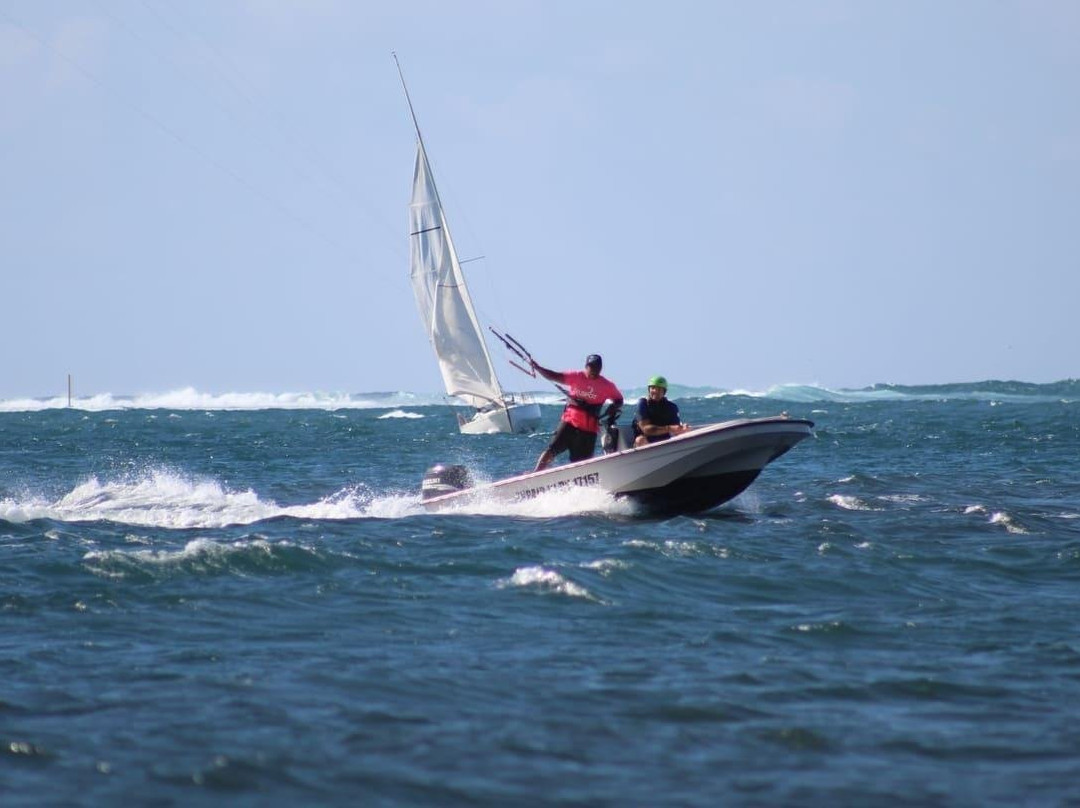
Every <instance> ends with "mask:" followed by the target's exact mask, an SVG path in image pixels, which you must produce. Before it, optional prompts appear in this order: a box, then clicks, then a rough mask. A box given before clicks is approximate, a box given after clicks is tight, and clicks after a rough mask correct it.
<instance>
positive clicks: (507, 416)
mask: <svg viewBox="0 0 1080 808" xmlns="http://www.w3.org/2000/svg"><path fill="white" fill-rule="evenodd" d="M540 420H541V418H540V405H539V404H534V403H529V404H511V405H509V406H508V407H502V408H499V409H497V410H496V409H492V410H480V411H479V412H477V413H476V415H474V416H473V417H472V418H471V419H469V420H465V419H464V418H462V419H461V421H460V423H459V427H460V429H461V432H462V434H464V435H490V434H492V433H495V432H510V433H517V434H529V433H531V432H535V431H536V430H537V428H538V427H539V426H540Z"/></svg>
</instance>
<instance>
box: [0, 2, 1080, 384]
mask: <svg viewBox="0 0 1080 808" xmlns="http://www.w3.org/2000/svg"><path fill="white" fill-rule="evenodd" d="M1077 43H1080V3H1077V2H1073V0H1063V1H1062V2H1049V1H1046V2H1038V1H1034V0H1033V1H1032V2H992V1H991V0H980V1H979V2H948V1H947V0H946V1H945V2H941V1H940V0H934V1H933V2H863V1H862V0H859V1H858V2H811V1H807V2H762V3H757V2H739V3H731V2H695V3H690V2H677V1H676V2H667V3H656V2H625V1H620V2H588V1H587V0H573V1H572V2H559V1H558V0H556V1H555V2H550V1H546V0H545V1H544V2H541V1H540V0H537V2H508V1H506V0H504V1H502V2H497V1H495V0H492V2H445V0H439V1H438V2H411V3H402V2H360V1H359V0H357V1H355V2H354V1H353V0H307V1H306V2H302V1H301V0H295V1H294V2H285V1H284V0H278V1H276V2H275V1H274V0H264V1H263V2H256V1H255V0H249V1H248V2H241V1H240V0H191V2H184V3H178V2H166V0H78V1H77V2H76V1H75V0H72V1H71V2H64V1H63V0H50V1H49V2H39V0H0V188H2V192H0V250H2V258H0V261H2V276H0V277H2V287H0V397H2V398H11V397H18V396H45V395H53V394H59V393H60V392H62V391H63V390H64V388H65V385H66V374H68V373H73V374H74V375H75V379H76V386H77V390H78V392H79V393H81V394H83V395H86V394H90V393H94V392H112V393H117V394H123V393H131V394H136V393H148V392H160V391H167V390H172V389H177V388H181V387H187V386H191V387H195V388H196V389H198V390H200V391H206V392H231V391H265V392H284V391H342V392H361V391H389V390H416V391H437V390H438V389H439V377H438V373H437V370H436V366H435V361H434V358H433V356H432V354H431V351H430V349H429V347H428V345H427V342H426V339H425V337H424V334H423V332H422V329H421V326H420V322H419V318H418V316H417V314H416V308H415V304H414V302H413V299H412V296H411V291H410V287H409V285H408V283H407V263H408V249H407V233H406V230H407V225H406V221H407V218H406V212H407V205H408V200H409V193H410V183H411V180H412V170H413V159H414V149H415V145H414V135H413V131H412V125H411V123H410V121H409V117H408V108H407V106H406V104H405V100H404V97H403V95H402V92H401V87H400V84H399V81H398V76H397V73H396V70H395V68H394V63H393V60H392V58H391V55H390V54H391V51H392V50H396V51H397V53H398V55H399V58H400V59H401V61H402V65H403V68H404V70H405V76H406V79H407V81H408V82H409V88H410V91H411V93H412V97H413V102H414V104H415V105H416V110H417V114H418V115H419V118H420V125H421V128H422V130H423V132H424V137H425V140H426V143H427V145H428V149H429V152H430V156H431V159H432V162H433V167H434V171H435V176H436V180H437V181H438V183H439V187H440V191H441V193H442V197H443V201H444V203H445V205H446V206H447V208H448V214H449V217H450V223H451V227H452V228H453V231H454V235H455V238H456V241H457V244H458V251H459V253H460V255H461V256H462V257H465V258H470V257H475V256H484V258H483V260H479V261H475V262H472V263H469V264H467V265H466V267H467V271H468V273H469V278H470V285H471V287H472V290H473V294H474V297H475V298H476V301H477V304H478V308H479V309H480V313H481V317H482V318H483V319H484V320H485V322H490V323H494V324H495V325H497V326H499V327H502V328H505V329H508V330H509V331H510V332H511V333H512V334H514V335H515V336H517V337H518V338H519V339H521V340H522V341H523V342H524V343H526V344H527V345H528V346H529V347H531V348H532V349H533V352H534V353H535V354H536V356H537V358H538V359H540V360H541V361H543V362H544V363H545V364H548V365H550V366H553V367H560V368H561V367H578V366H580V364H581V362H582V360H583V357H584V356H585V354H587V353H591V352H599V353H602V354H604V356H605V358H606V371H607V372H608V374H609V375H611V376H612V378H614V379H615V381H617V382H619V383H620V384H622V385H624V386H626V387H635V386H640V385H642V384H644V382H645V379H646V378H647V377H648V376H649V375H652V374H654V373H663V374H665V375H667V376H668V378H669V379H671V380H672V381H673V382H678V383H682V384H690V385H713V386H717V387H720V388H725V389H741V388H750V389H763V388H765V387H768V386H769V385H772V384H779V383H817V384H821V385H824V386H829V387H858V386H864V385H869V384H873V383H876V382H894V383H901V384H903V383H910V384H919V383H936V382H958V381H976V380H982V379H991V378H1010V379H1020V380H1025V381H1036V382H1039V381H1053V380H1058V379H1063V378H1068V377H1075V376H1077V375H1080V371H1078V362H1080V360H1078V359H1077V356H1078V353H1080V351H1078V343H1080V336H1078V335H1080V327H1078V326H1077V324H1076V315H1075V311H1076V308H1077V302H1078V300H1080V46H1078V44H1077ZM502 360H503V357H502V355H501V354H499V355H498V361H499V362H500V363H501V362H502ZM501 367H502V368H504V369H503V370H502V376H503V379H504V382H506V383H508V386H510V387H511V388H520V387H530V386H531V387H533V388H541V387H543V385H542V384H539V383H537V382H534V381H533V380H531V379H528V378H526V377H524V376H522V375H521V374H519V373H517V372H516V371H514V370H513V369H512V368H510V367H509V366H508V365H502V366H501Z"/></svg>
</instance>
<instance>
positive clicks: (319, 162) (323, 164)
mask: <svg viewBox="0 0 1080 808" xmlns="http://www.w3.org/2000/svg"><path fill="white" fill-rule="evenodd" d="M142 4H143V6H144V7H145V8H146V9H148V10H149V11H150V12H151V13H152V14H153V15H154V16H156V17H157V18H158V20H159V21H160V22H161V24H162V25H163V26H165V28H167V29H168V30H169V31H170V32H172V33H173V34H174V35H175V36H176V37H177V38H184V37H186V38H188V39H193V40H196V41H197V42H198V44H199V45H201V46H202V48H203V49H204V50H205V51H206V52H207V53H209V54H210V57H211V58H210V59H208V60H207V62H206V63H207V64H209V65H210V66H211V68H212V69H213V70H214V71H215V72H216V73H217V74H218V76H219V77H220V78H221V79H222V80H223V81H224V83H225V84H227V85H228V86H229V87H231V88H232V90H233V91H234V92H235V93H236V94H237V95H239V96H240V97H241V98H242V99H243V100H244V101H245V102H247V104H248V105H249V106H250V107H251V108H252V109H253V110H256V111H258V112H260V113H261V114H262V115H263V117H264V118H265V119H266V120H267V121H269V122H270V124H271V125H272V126H273V128H274V129H275V131H276V132H277V133H278V135H279V136H281V137H282V138H283V139H284V140H285V141H287V142H288V143H289V144H290V145H292V146H295V147H296V149H297V151H299V152H300V153H301V154H303V155H304V157H305V158H306V159H307V160H308V162H309V163H310V165H311V166H312V167H314V168H315V169H316V170H317V172H318V173H319V175H320V176H319V178H318V179H319V180H320V181H321V182H323V183H326V184H327V185H329V186H331V187H332V188H333V190H334V191H335V192H336V193H338V194H340V196H341V198H342V199H343V200H344V201H345V202H346V203H347V204H349V205H351V206H353V207H355V208H356V209H357V210H360V211H362V212H363V213H364V214H365V215H366V216H368V217H369V218H370V219H371V220H372V221H374V222H376V223H377V224H378V225H379V226H380V227H382V228H384V229H385V230H386V231H387V232H388V233H392V234H393V235H394V239H393V241H392V243H393V244H395V245H398V246H397V247H396V248H394V249H392V250H390V248H389V247H388V246H387V245H386V244H383V246H384V247H386V248H387V249H388V250H390V251H391V252H393V253H394V254H395V256H398V257H400V255H401V251H402V247H401V245H400V241H399V240H398V235H399V233H400V231H399V229H398V228H397V227H393V226H391V225H390V224H389V223H388V222H387V221H386V219H385V218H383V217H382V216H381V215H380V214H378V213H376V212H375V211H374V210H373V209H372V208H371V207H370V206H368V205H362V204H360V202H359V201H358V195H357V194H356V193H354V191H353V190H352V189H350V188H348V187H347V186H346V185H345V183H344V182H342V180H341V178H340V176H339V174H338V172H336V171H333V170H332V169H331V168H330V164H329V161H328V160H327V159H326V158H325V156H324V155H323V154H322V153H321V152H320V151H319V150H318V149H317V148H315V147H313V146H312V145H311V144H310V143H306V142H304V141H303V140H301V138H300V137H299V136H297V135H296V134H295V132H293V131H292V130H291V129H290V128H289V127H287V126H286V125H285V124H284V122H283V120H282V119H281V117H280V116H278V115H276V114H275V113H274V110H273V106H272V105H271V104H269V103H267V101H266V96H265V95H263V94H262V93H261V92H260V90H259V88H258V85H257V84H256V83H255V82H253V81H252V80H251V79H250V78H248V76H247V75H246V74H245V73H244V71H243V70H241V69H240V67H239V66H238V65H237V63H236V62H235V61H233V60H232V59H230V58H229V57H228V55H227V54H225V53H223V52H222V51H221V49H220V48H218V47H217V46H215V45H214V43H213V42H212V41H211V40H210V39H209V38H208V37H206V36H205V35H204V34H202V33H201V32H200V31H199V30H198V28H197V26H195V25H194V24H192V23H191V20H190V18H185V19H183V22H184V24H185V28H186V30H183V31H182V30H180V29H179V28H177V27H176V25H174V23H173V22H171V21H170V20H168V19H167V18H166V17H165V16H164V14H163V13H162V12H161V10H160V9H158V8H156V7H155V6H153V5H152V4H151V3H150V2H149V0H142ZM181 8H182V4H173V5H172V6H170V10H171V11H172V13H173V14H175V15H177V16H180V17H181V18H183V16H184V15H183V12H182V11H181ZM215 60H216V62H217V64H216V65H215V64H214V62H215ZM222 66H223V67H224V68H225V70H222V69H221V67H222ZM230 71H231V72H232V73H233V74H234V76H235V77H236V79H238V80H234V78H233V77H232V76H230V75H228V72H230ZM242 85H246V87H245V86H242ZM261 142H262V143H264V144H266V141H261ZM285 153H286V154H288V155H289V156H290V158H291V159H295V152H292V151H286V152H285ZM308 176H312V177H314V175H313V174H309V175H308Z"/></svg>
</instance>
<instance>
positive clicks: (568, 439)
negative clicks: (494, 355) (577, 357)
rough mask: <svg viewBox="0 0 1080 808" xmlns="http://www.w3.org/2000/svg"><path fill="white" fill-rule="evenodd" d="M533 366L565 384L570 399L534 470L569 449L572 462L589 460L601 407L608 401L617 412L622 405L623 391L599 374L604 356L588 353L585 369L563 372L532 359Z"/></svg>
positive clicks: (538, 469)
mask: <svg viewBox="0 0 1080 808" xmlns="http://www.w3.org/2000/svg"><path fill="white" fill-rule="evenodd" d="M530 363H531V364H532V367H533V370H535V371H536V372H537V373H539V374H540V375H541V376H543V377H544V378H545V379H547V380H548V381H553V382H557V383H558V384H563V385H566V387H568V388H569V390H568V391H567V396H568V399H569V400H568V401H567V402H566V407H565V408H564V409H563V413H562V418H561V419H560V421H559V426H558V428H557V429H556V430H555V437H553V438H552V439H551V443H549V444H548V447H547V448H546V449H545V450H544V453H543V454H542V455H540V459H539V460H537V461H536V469H535V471H540V470H541V469H544V468H547V466H548V465H549V464H550V463H551V461H552V460H554V459H555V458H556V457H557V456H558V455H560V454H562V453H563V452H564V451H566V450H567V449H569V450H570V462H571V463H576V462H577V461H578V460H587V459H588V458H590V457H592V456H593V452H595V451H596V435H597V433H598V432H599V431H600V418H599V416H600V409H601V408H602V407H603V406H604V402H605V401H610V402H611V410H610V412H612V413H614V414H615V415H616V416H617V415H618V411H619V410H621V409H622V405H623V395H622V393H620V392H619V388H618V387H616V386H615V385H614V383H612V382H611V381H610V380H608V379H605V378H604V377H603V376H601V375H600V370H601V369H602V368H603V367H604V360H603V359H601V358H600V355H599V354H589V355H588V356H587V357H585V370H567V371H563V372H562V373H560V372H559V371H557V370H548V369H547V368H545V367H541V366H540V365H538V364H537V363H536V360H535V359H530Z"/></svg>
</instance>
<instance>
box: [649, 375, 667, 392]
mask: <svg viewBox="0 0 1080 808" xmlns="http://www.w3.org/2000/svg"><path fill="white" fill-rule="evenodd" d="M649 387H663V388H664V389H665V390H667V379H665V378H664V377H663V376H653V377H652V378H651V379H649Z"/></svg>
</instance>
